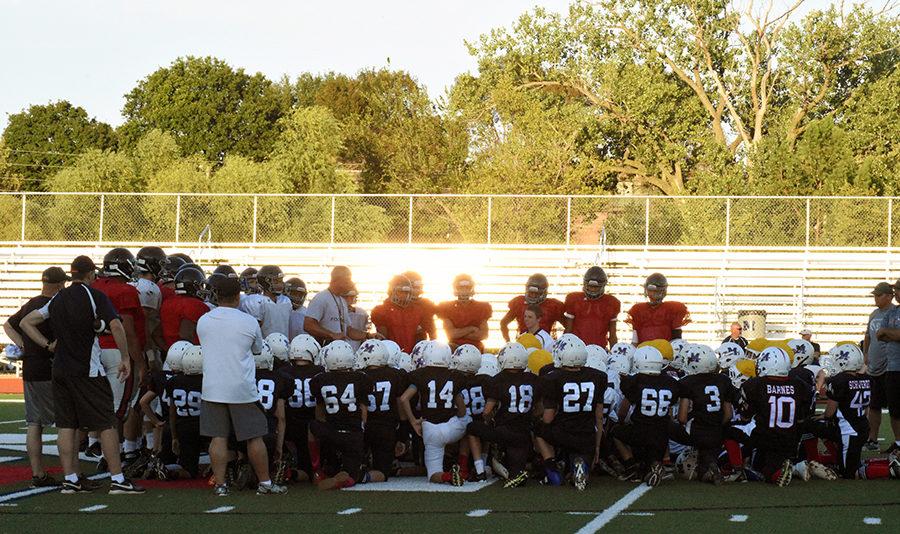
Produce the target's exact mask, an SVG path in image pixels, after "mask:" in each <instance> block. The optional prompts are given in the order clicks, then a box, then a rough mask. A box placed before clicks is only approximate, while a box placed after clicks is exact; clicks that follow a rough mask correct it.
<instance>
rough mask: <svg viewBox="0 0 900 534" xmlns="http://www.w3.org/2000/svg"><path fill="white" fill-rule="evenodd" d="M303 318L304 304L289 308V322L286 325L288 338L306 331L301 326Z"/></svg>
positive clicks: (304, 316)
mask: <svg viewBox="0 0 900 534" xmlns="http://www.w3.org/2000/svg"><path fill="white" fill-rule="evenodd" d="M304 319H306V306H301V307H300V308H298V309H296V310H291V322H290V324H289V325H288V332H289V334H288V339H294V338H295V337H297V336H299V335H300V334H305V333H306V329H304V328H303V321H304Z"/></svg>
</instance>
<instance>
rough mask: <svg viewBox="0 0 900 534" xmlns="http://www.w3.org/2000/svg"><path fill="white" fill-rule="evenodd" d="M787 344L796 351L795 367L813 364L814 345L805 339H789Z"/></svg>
mask: <svg viewBox="0 0 900 534" xmlns="http://www.w3.org/2000/svg"><path fill="white" fill-rule="evenodd" d="M787 343H788V345H790V346H791V348H792V349H794V367H801V366H803V365H806V364H808V363H812V361H813V353H814V352H815V349H814V348H813V346H812V343H810V342H809V341H807V340H805V339H789V340H788V342H787Z"/></svg>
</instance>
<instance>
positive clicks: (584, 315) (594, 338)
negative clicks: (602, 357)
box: [566, 291, 622, 347]
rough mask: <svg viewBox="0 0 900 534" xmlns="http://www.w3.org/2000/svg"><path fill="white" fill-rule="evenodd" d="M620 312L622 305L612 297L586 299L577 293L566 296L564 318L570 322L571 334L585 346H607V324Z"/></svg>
mask: <svg viewBox="0 0 900 534" xmlns="http://www.w3.org/2000/svg"><path fill="white" fill-rule="evenodd" d="M620 311H622V303H621V302H619V299H617V298H616V297H614V296H612V295H602V296H601V297H600V298H596V299H588V298H587V297H585V296H584V293H583V292H581V291H577V292H575V293H569V294H568V295H566V317H567V318H569V319H571V321H572V333H573V334H575V335H576V336H578V337H579V339H581V340H582V341H584V343H585V345H600V346H601V347H606V346H607V345H608V344H609V323H610V321H615V320H616V317H618V316H619V312H620Z"/></svg>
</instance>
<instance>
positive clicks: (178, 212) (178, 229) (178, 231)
mask: <svg viewBox="0 0 900 534" xmlns="http://www.w3.org/2000/svg"><path fill="white" fill-rule="evenodd" d="M175 242H176V243H181V195H176V196H175Z"/></svg>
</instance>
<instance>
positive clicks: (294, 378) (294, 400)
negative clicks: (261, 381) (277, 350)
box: [279, 365, 325, 425]
mask: <svg viewBox="0 0 900 534" xmlns="http://www.w3.org/2000/svg"><path fill="white" fill-rule="evenodd" d="M324 372H325V369H324V368H323V367H321V366H319V365H291V366H290V367H283V368H281V370H280V371H279V373H280V374H281V376H283V377H284V378H285V380H287V381H288V384H289V385H290V386H291V387H292V389H293V391H292V392H291V395H290V396H289V397H288V398H287V403H285V405H284V416H285V417H284V418H285V420H286V421H287V424H288V425H291V424H292V423H293V422H296V421H304V420H305V421H309V420H310V419H315V418H316V398H315V396H313V392H312V386H311V385H310V383H311V382H312V379H313V377H314V376H316V375H317V374H319V373H324Z"/></svg>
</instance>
